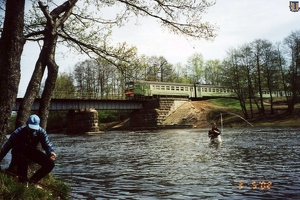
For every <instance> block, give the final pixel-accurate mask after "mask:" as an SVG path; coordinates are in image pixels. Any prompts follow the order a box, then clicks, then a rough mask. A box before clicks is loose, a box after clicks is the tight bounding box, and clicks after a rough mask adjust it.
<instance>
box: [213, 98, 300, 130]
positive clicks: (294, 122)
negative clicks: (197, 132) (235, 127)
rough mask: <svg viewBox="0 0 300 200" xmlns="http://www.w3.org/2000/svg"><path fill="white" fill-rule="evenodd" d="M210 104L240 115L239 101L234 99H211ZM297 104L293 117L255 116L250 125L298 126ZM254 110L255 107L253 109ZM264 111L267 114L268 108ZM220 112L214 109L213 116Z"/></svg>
mask: <svg viewBox="0 0 300 200" xmlns="http://www.w3.org/2000/svg"><path fill="white" fill-rule="evenodd" d="M277 101H280V102H281V105H283V104H284V103H285V102H283V103H282V100H281V99H279V100H277ZM209 102H211V103H212V104H215V105H217V106H220V107H223V108H226V110H228V111H230V112H232V113H236V114H240V115H242V112H241V107H240V104H239V101H238V100H236V99H227V98H218V99H211V100H209ZM299 107H300V105H299V104H296V105H295V113H294V114H293V115H286V114H285V113H281V114H280V113H278V114H276V115H268V114H267V115H266V116H256V117H255V118H253V119H251V123H253V124H255V126H282V127H284V126H299V124H300V120H299V115H300V113H299ZM254 108H255V107H254ZM247 109H249V105H247ZM265 109H267V112H268V111H269V110H268V109H270V108H269V106H268V105H266V106H265ZM218 112H220V111H219V108H216V109H215V110H213V111H212V113H213V115H212V116H215V115H216V113H218ZM256 112H257V111H256Z"/></svg>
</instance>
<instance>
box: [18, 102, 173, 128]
mask: <svg viewBox="0 0 300 200" xmlns="http://www.w3.org/2000/svg"><path fill="white" fill-rule="evenodd" d="M22 100H23V98H17V99H16V103H15V105H14V107H13V111H18V110H19V108H20V104H21V102H22ZM40 104H41V99H40V98H36V99H35V101H34V103H33V105H32V108H31V110H32V111H38V110H39V107H40ZM175 104H176V103H175V100H174V99H168V98H161V99H147V100H103V99H101V100H99V99H52V100H51V104H50V108H49V110H50V111H56V110H58V111H63V110H66V111H68V113H67V132H66V133H67V134H82V133H98V132H100V131H99V126H98V112H97V110H132V113H131V116H130V124H131V125H130V126H131V127H132V128H133V129H149V128H151V129H153V128H157V125H159V124H160V123H161V121H162V120H163V119H164V118H165V117H166V116H167V115H168V112H170V110H172V109H174V105H175ZM172 106H173V107H172Z"/></svg>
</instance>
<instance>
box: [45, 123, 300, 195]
mask: <svg viewBox="0 0 300 200" xmlns="http://www.w3.org/2000/svg"><path fill="white" fill-rule="evenodd" d="M242 131H243V130H241V129H240V130H238V129H227V130H226V129H224V132H223V138H222V139H223V143H222V145H221V146H220V147H219V148H215V146H209V143H208V141H209V140H208V138H207V130H199V129H191V130H186V129H185V130H159V131H151V132H150V131H144V132H107V133H105V134H102V135H98V136H71V137H69V136H63V135H51V136H50V137H51V140H52V142H53V143H54V144H55V146H56V150H57V153H58V155H59V159H58V160H57V161H56V163H57V165H56V167H55V169H54V171H53V173H54V175H55V176H56V177H57V178H60V179H63V180H65V181H67V182H69V184H70V185H71V187H72V196H73V197H74V198H75V199H76V198H78V199H300V176H299V175H300V173H299V172H300V162H299V153H300V152H299V151H300V147H299V143H300V131H299V129H296V128H288V129H287V128H284V129H283V128H282V129H279V128H277V129H276V128H252V129H248V130H247V131H244V132H242ZM241 133H242V134H241Z"/></svg>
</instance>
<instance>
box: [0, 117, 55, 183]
mask: <svg viewBox="0 0 300 200" xmlns="http://www.w3.org/2000/svg"><path fill="white" fill-rule="evenodd" d="M39 143H41V145H42V149H43V150H44V152H42V151H40V150H38V149H37V145H38V144H39ZM10 150H11V154H12V161H11V162H12V163H11V165H15V166H14V167H16V175H17V176H18V179H19V182H22V183H25V182H27V181H28V182H30V183H33V184H36V183H38V182H39V181H40V180H41V179H42V178H43V177H45V176H46V175H47V174H49V173H50V172H51V171H52V169H53V168H54V166H55V164H54V160H55V158H56V154H55V152H54V149H53V147H52V143H51V142H50V141H49V138H48V135H47V133H46V131H45V130H44V129H43V128H41V127H40V118H39V117H38V116H37V115H30V116H29V118H28V120H27V123H26V125H24V126H21V127H19V128H17V129H16V130H15V131H14V132H12V133H11V135H10V137H9V139H8V140H7V141H6V142H5V143H4V144H3V146H2V148H1V152H0V161H2V159H3V158H4V157H5V156H6V154H7V153H8V152H9V151H10ZM28 161H32V162H34V163H37V164H39V165H40V166H41V167H40V169H39V170H37V171H36V173H35V174H33V175H32V177H31V178H30V179H28V177H27V170H28Z"/></svg>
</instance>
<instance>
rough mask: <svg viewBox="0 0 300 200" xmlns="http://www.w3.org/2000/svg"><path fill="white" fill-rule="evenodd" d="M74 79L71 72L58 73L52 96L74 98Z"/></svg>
mask: <svg viewBox="0 0 300 200" xmlns="http://www.w3.org/2000/svg"><path fill="white" fill-rule="evenodd" d="M75 92H76V91H75V86H74V80H73V77H72V75H71V74H67V73H61V74H59V75H58V77H57V79H56V83H55V89H54V91H53V96H52V98H56V99H64V98H69V99H72V98H76V96H75Z"/></svg>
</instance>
